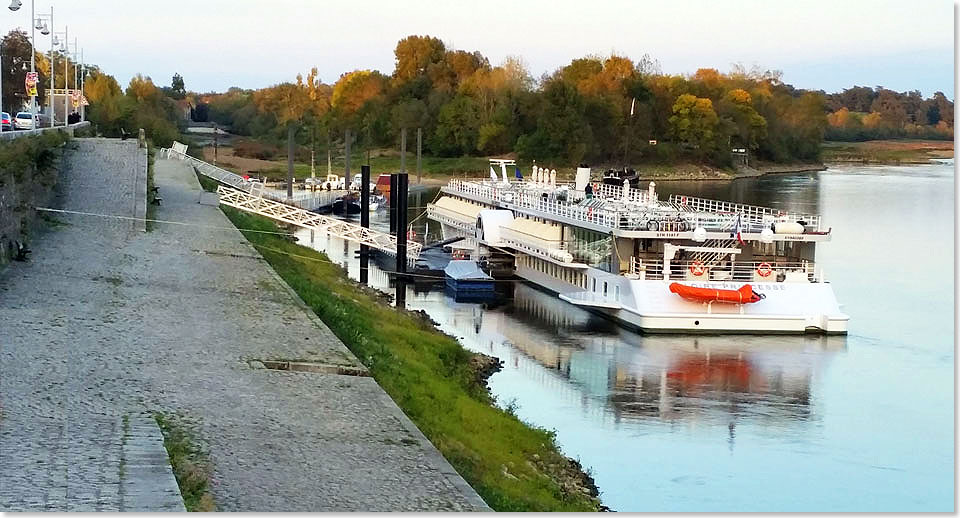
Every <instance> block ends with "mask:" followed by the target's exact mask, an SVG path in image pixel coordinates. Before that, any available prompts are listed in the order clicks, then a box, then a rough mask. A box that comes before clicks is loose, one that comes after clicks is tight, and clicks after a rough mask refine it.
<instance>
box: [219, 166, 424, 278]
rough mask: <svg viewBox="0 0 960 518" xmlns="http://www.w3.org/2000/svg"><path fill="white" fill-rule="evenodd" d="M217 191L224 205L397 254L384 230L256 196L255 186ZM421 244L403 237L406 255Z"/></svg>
mask: <svg viewBox="0 0 960 518" xmlns="http://www.w3.org/2000/svg"><path fill="white" fill-rule="evenodd" d="M217 194H218V195H219V196H220V203H221V204H223V205H226V206H228V207H233V208H236V209H240V210H242V211H245V212H250V213H252V214H258V215H260V216H265V217H268V218H270V219H272V220H275V221H280V222H283V223H289V224H291V225H296V226H298V227H301V228H305V229H307V230H312V231H317V232H327V233H329V234H330V235H331V236H334V237H338V238H340V239H344V240H346V241H353V242H355V243H359V244H361V245H367V246H369V247H370V248H375V249H377V250H380V251H382V252H385V253H387V254H390V255H393V256H396V255H397V238H396V237H395V236H392V235H390V234H388V233H386V232H380V231H379V230H373V229H370V228H365V227H361V226H360V225H357V224H356V223H348V222H346V221H343V220H340V219H337V218H333V217H330V216H324V215H321V214H317V213H316V212H310V211H309V210H304V209H301V208H299V207H294V206H292V205H287V204H286V203H282V202H278V201H275V200H271V199H268V198H264V197H262V196H260V193H259V190H258V189H254V191H253V192H252V193H251V192H244V191H241V190H237V189H234V188H231V187H227V186H224V185H220V186H218V187H217ZM422 247H423V245H422V244H420V243H416V242H413V241H407V259H408V260H413V261H415V260H417V258H418V257H420V249H421V248H422Z"/></svg>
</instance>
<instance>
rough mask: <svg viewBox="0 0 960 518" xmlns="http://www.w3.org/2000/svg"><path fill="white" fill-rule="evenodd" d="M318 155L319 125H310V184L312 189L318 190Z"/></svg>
mask: <svg viewBox="0 0 960 518" xmlns="http://www.w3.org/2000/svg"><path fill="white" fill-rule="evenodd" d="M316 155H317V125H316V124H312V125H310V178H312V179H313V180H312V182H313V183H311V184H310V190H311V191H312V190H316V185H317V166H316Z"/></svg>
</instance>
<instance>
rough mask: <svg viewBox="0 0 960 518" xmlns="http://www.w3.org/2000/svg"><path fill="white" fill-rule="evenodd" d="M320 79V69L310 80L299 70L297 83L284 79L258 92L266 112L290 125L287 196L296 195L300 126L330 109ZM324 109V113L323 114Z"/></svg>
mask: <svg viewBox="0 0 960 518" xmlns="http://www.w3.org/2000/svg"><path fill="white" fill-rule="evenodd" d="M324 91H325V89H322V88H321V87H320V86H319V84H318V81H317V80H316V69H313V70H311V73H310V75H309V76H308V77H307V80H306V81H304V78H303V76H302V75H300V74H297V82H296V83H281V84H279V85H276V86H273V87H270V88H265V89H263V90H260V91H258V92H257V93H256V94H255V95H254V102H256V104H257V106H258V108H259V109H260V111H262V112H268V113H270V114H272V115H273V116H274V117H275V118H276V120H277V123H278V124H280V125H285V126H286V127H287V198H292V197H293V159H294V143H295V139H296V132H297V128H298V127H299V125H300V123H301V121H302V120H303V118H304V117H305V116H307V115H308V114H310V113H318V112H322V113H325V112H326V108H327V107H328V106H329V104H328V102H327V101H326V99H325V98H324V97H323V93H322V92H324ZM322 113H320V114H321V115H322Z"/></svg>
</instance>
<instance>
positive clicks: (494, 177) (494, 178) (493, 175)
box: [490, 166, 497, 183]
mask: <svg viewBox="0 0 960 518" xmlns="http://www.w3.org/2000/svg"><path fill="white" fill-rule="evenodd" d="M490 181H491V182H494V183H496V182H497V172H496V171H494V170H493V166H490Z"/></svg>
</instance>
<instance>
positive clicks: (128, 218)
mask: <svg viewBox="0 0 960 518" xmlns="http://www.w3.org/2000/svg"><path fill="white" fill-rule="evenodd" d="M34 209H35V210H38V211H41V212H53V213H59V214H74V215H79V216H95V217H100V218H113V219H119V220H124V221H149V222H153V223H162V224H169V225H180V226H185V227H197V228H206V229H210V230H221V231H240V232H253V233H258V234H273V235H282V236H289V235H291V234H290V233H289V232H276V231H273V230H256V229H250V228H239V227H217V226H213V225H201V224H199V223H190V222H185V221H167V220H161V219H148V218H135V217H132V216H120V215H116V214H98V213H95V212H84V211H79V210H66V209H52V208H49V207H34ZM248 243H250V245H251V246H253V247H254V248H256V249H257V250H258V251H259V250H267V251H270V252H274V253H277V254H282V255H286V256H289V257H293V258H296V259H302V260H305V261H313V262H317V263H325V264H332V265H336V266H339V267H341V268H342V267H343V263H342V262H337V261H332V260H328V259H321V258H318V257H310V256H306V255H301V254H295V253H292V252H287V251H285V250H280V249H278V248H273V247H269V246H265V245H258V244H256V243H252V242H250V241H248ZM299 246H305V245H299ZM318 252H319V250H318ZM321 253H326V252H321ZM367 270H368V271H369V270H370V268H369V267H367ZM380 271H382V272H384V273H385V274H387V275H403V276H405V277H417V278H423V279H432V280H434V281H438V282H439V281H442V280H443V277H438V276H436V275H426V274H422V273H410V272H405V273H402V274H398V273H397V272H395V271H390V270H382V269H381V270H380ZM488 282H522V279H492V280H491V281H488Z"/></svg>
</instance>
